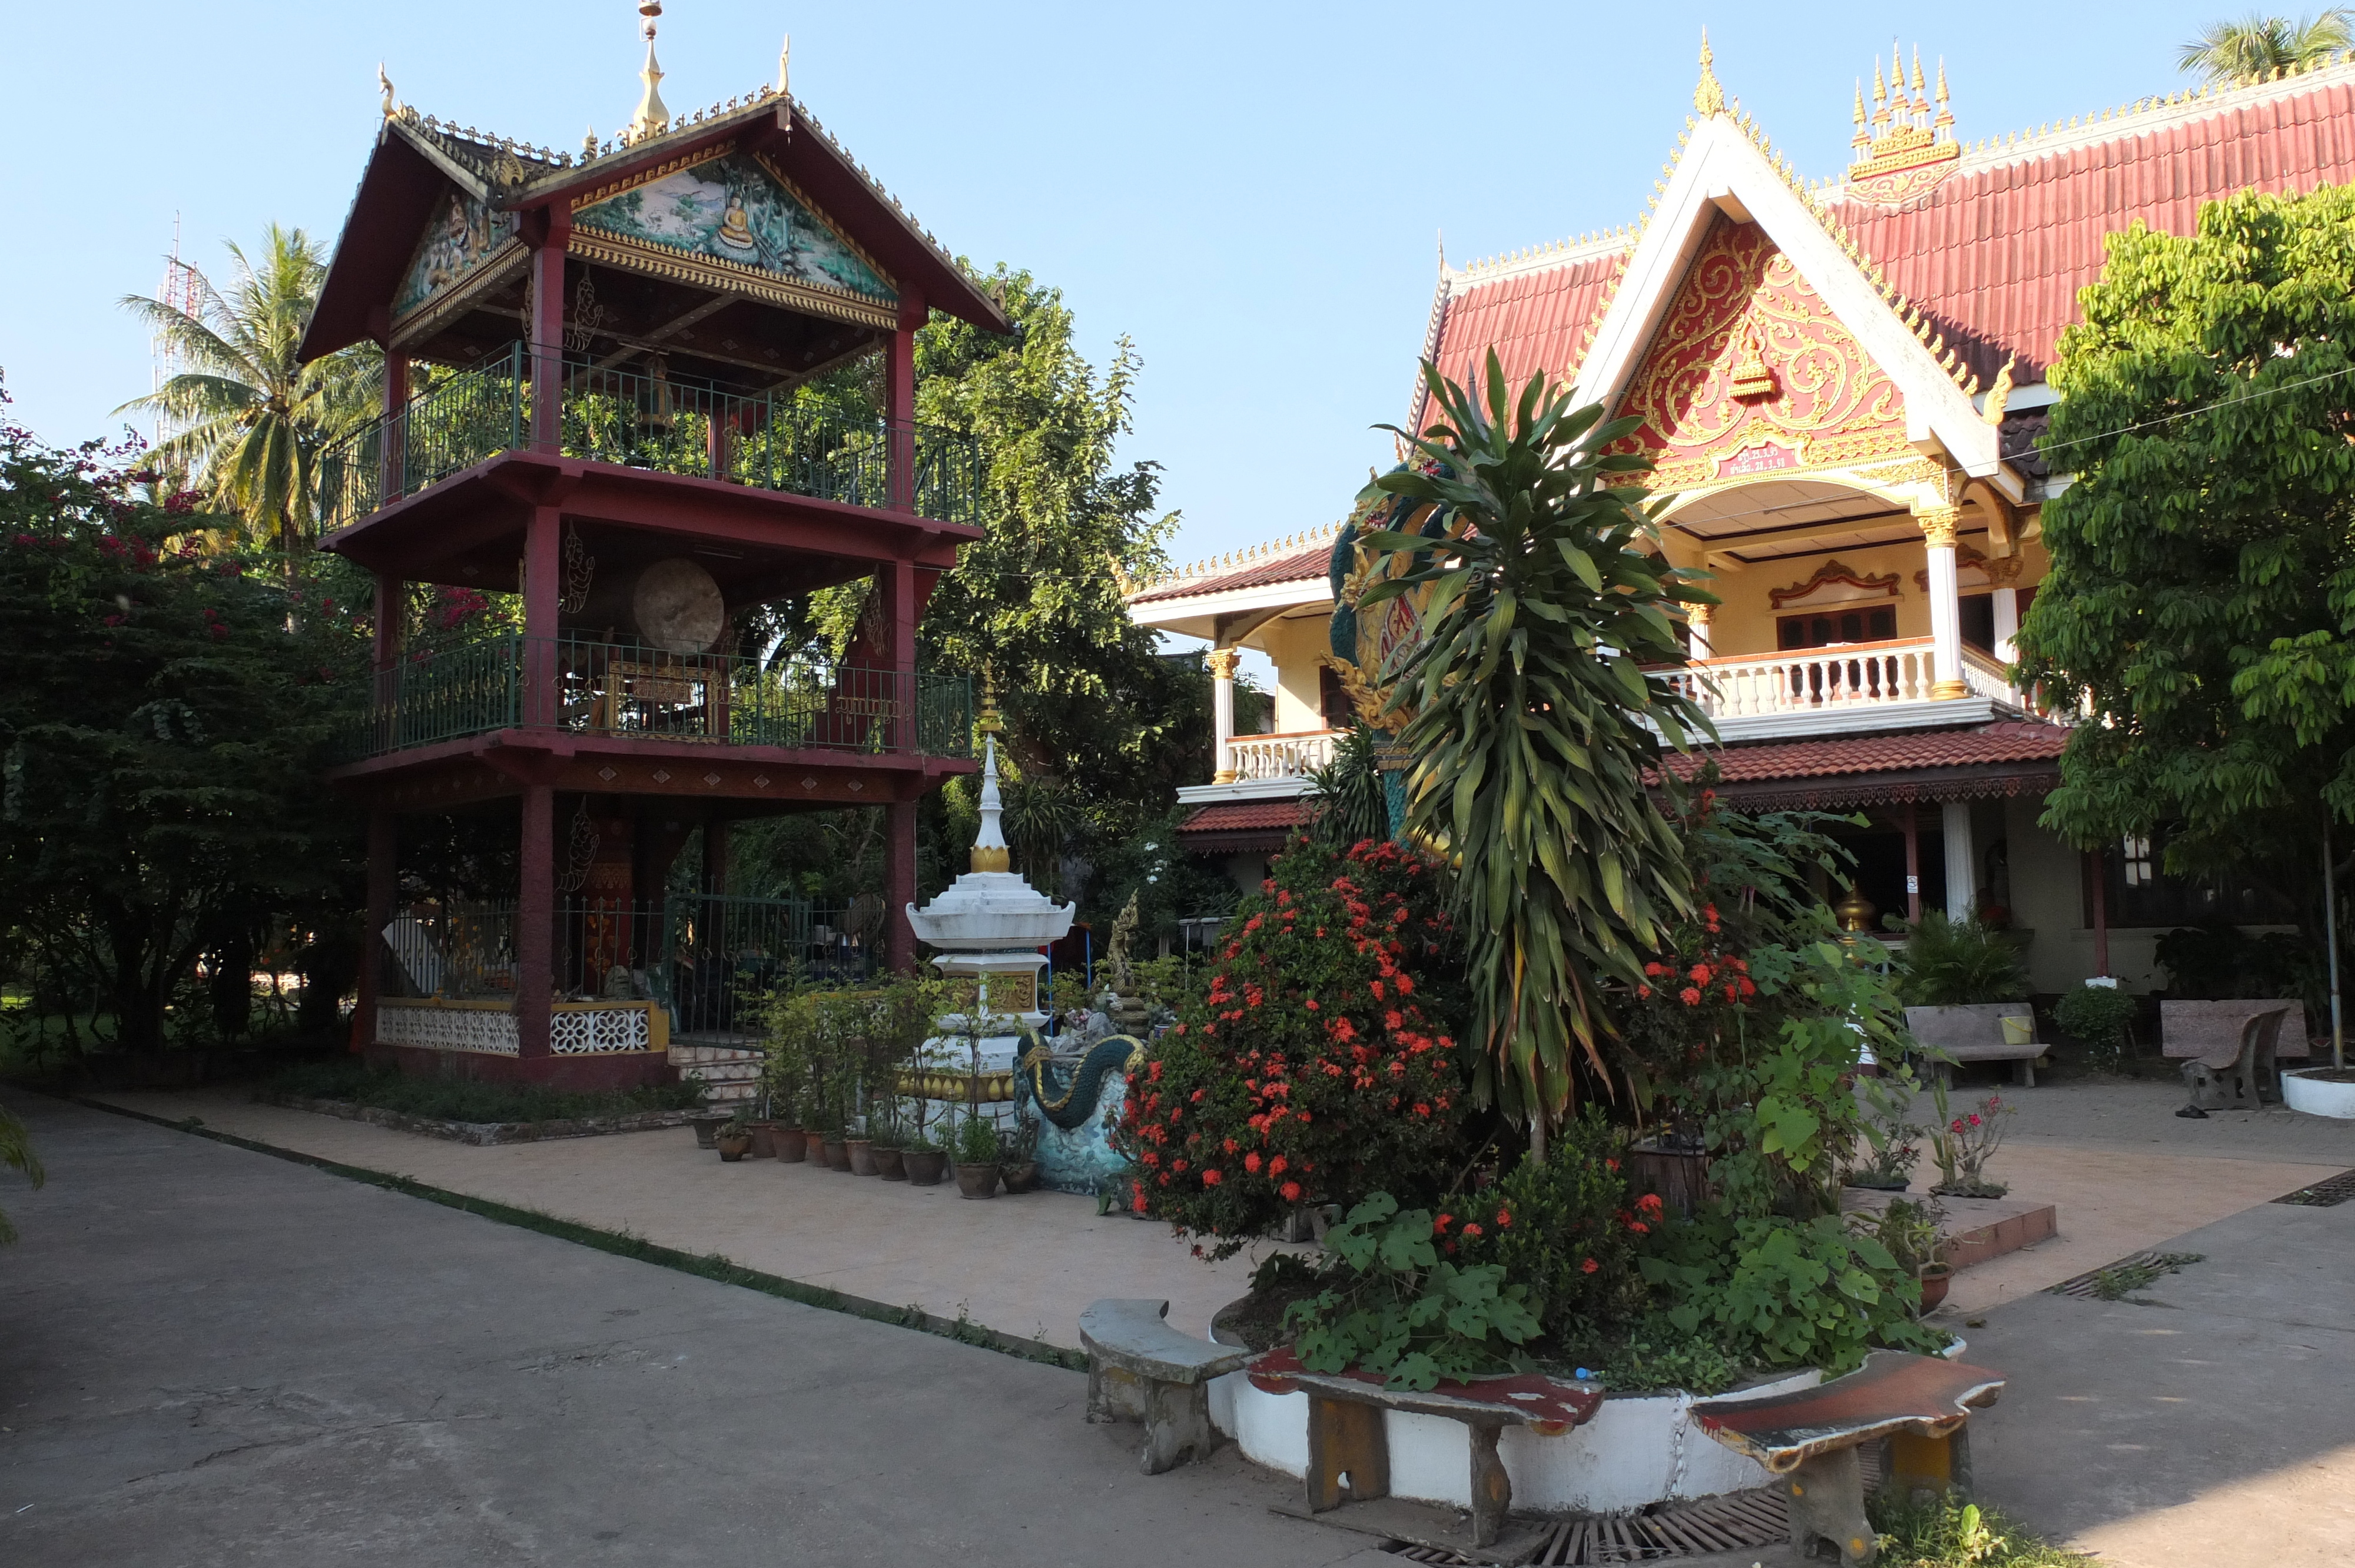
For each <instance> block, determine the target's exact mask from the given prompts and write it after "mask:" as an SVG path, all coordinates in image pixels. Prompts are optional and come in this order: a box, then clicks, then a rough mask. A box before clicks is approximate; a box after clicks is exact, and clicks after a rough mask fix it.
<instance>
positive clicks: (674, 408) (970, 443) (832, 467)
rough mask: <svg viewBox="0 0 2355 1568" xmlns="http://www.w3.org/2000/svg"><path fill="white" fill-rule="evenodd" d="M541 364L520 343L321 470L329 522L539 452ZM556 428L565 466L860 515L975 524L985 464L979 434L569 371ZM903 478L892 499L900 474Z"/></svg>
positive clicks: (622, 373) (346, 444)
mask: <svg viewBox="0 0 2355 1568" xmlns="http://www.w3.org/2000/svg"><path fill="white" fill-rule="evenodd" d="M530 371H531V362H530V358H529V355H527V353H526V352H525V349H524V345H523V344H513V345H511V346H510V347H508V348H507V349H506V350H505V351H503V352H501V353H500V354H498V355H495V356H494V357H492V358H490V359H486V360H485V361H483V362H481V363H480V364H477V365H476V366H474V367H473V368H471V369H469V370H466V371H464V372H461V373H460V374H458V375H456V376H451V377H449V378H448V379H446V380H444V381H442V383H441V384H440V385H439V386H437V387H432V388H431V389H429V390H427V391H424V392H421V393H419V394H418V395H417V396H416V397H412V398H411V399H410V401H409V403H408V405H407V406H406V407H405V408H400V410H398V411H397V412H394V413H391V414H388V415H386V416H385V417H383V418H379V419H377V420H375V421H374V422H372V423H371V424H369V425H368V426H367V427H366V428H364V429H360V430H357V431H355V432H354V433H353V434H352V435H350V436H348V437H346V438H345V439H344V440H342V441H339V442H338V443H336V445H335V446H333V447H331V448H329V449H328V450H327V451H326V452H325V453H324V454H322V456H321V458H320V460H319V494H320V513H321V518H322V521H323V523H324V524H325V526H326V527H329V528H339V527H342V526H344V525H345V524H349V523H356V522H357V521H358V520H359V519H360V518H362V517H365V516H367V515H368V514H369V513H370V512H373V511H375V510H376V509H377V508H378V507H379V506H384V505H388V504H389V503H392V502H394V501H398V500H400V499H401V498H402V497H404V496H409V495H414V494H416V493H418V492H419V491H421V490H423V489H425V488H426V487H427V486H428V485H431V484H432V483H434V482H437V481H439V480H442V479H446V478H448V477H449V476H450V475H452V474H453V473H457V472H459V471H462V470H464V469H466V468H470V467H472V466H473V465H474V464H475V463H478V462H482V461H485V460H486V459H489V458H492V457H495V456H496V455H497V454H499V453H500V452H503V451H511V450H518V449H522V448H526V447H528V446H530V445H531V409H532V385H531V382H532V378H531V374H530ZM563 376H564V387H563V390H564V398H563V405H562V408H561V411H560V413H559V418H558V429H559V437H558V444H559V450H561V451H562V453H563V454H564V455H565V456H567V457H577V458H586V459H589V460H591V461H597V462H610V463H618V464H620V465H622V466H623V467H626V468H640V469H650V470H653V471H656V472H660V473H678V474H692V475H695V476H698V477H700V478H705V479H719V480H725V481H728V482H730V483H734V484H741V485H745V486H748V487H750V488H752V489H756V490H773V491H777V492H780V493H785V494H790V495H807V496H812V497H815V498H816V499H818V500H823V501H838V502H842V503H846V504H848V505H852V506H868V507H876V508H883V509H907V510H912V511H914V512H915V513H917V514H919V515H921V516H924V517H929V518H932V519H933V520H934V521H936V522H943V523H972V522H975V521H977V520H978V518H979V516H980V510H981V483H982V463H981V452H980V447H979V445H978V443H976V442H975V440H974V439H973V438H972V437H970V436H965V435H960V434H958V433H957V432H955V431H954V430H946V429H940V428H939V427H937V426H932V425H925V424H918V423H911V422H907V421H902V420H891V419H855V418H847V417H845V416H843V415H841V414H839V413H837V412H836V411H834V410H830V409H826V408H815V407H805V406H804V405H802V404H800V403H798V402H797V401H795V400H794V397H792V396H791V395H790V394H787V395H783V396H778V395H774V394H771V393H766V392H743V391H734V390H730V389H728V388H725V387H712V386H707V385H704V384H701V383H697V382H690V381H682V380H677V379H673V378H671V377H669V376H652V375H647V374H645V373H644V372H642V371H634V370H619V369H609V368H603V367H600V366H594V365H591V364H588V363H586V362H584V361H579V360H567V361H565V362H564V366H563ZM895 470H896V471H899V472H900V473H901V474H903V475H904V476H905V478H904V480H903V481H902V483H903V485H904V489H905V494H904V495H903V496H901V497H900V499H898V500H895V499H894V496H893V486H892V474H893V472H894V471H895Z"/></svg>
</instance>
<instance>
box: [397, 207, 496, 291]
mask: <svg viewBox="0 0 2355 1568" xmlns="http://www.w3.org/2000/svg"><path fill="white" fill-rule="evenodd" d="M515 236H516V215H515V214H513V213H511V212H501V211H498V210H497V209H496V208H494V207H492V206H491V205H490V204H489V203H488V202H483V201H477V200H475V199H474V197H473V196H468V195H467V194H466V193H465V192H464V191H462V190H459V189H458V188H457V187H456V186H454V185H453V186H452V187H451V188H449V189H448V190H445V191H443V192H442V200H441V203H440V205H439V206H438V207H435V208H434V216H433V220H432V222H431V223H429V224H427V225H426V226H425V237H424V238H421V239H420V240H419V241H418V242H417V253H416V255H414V256H413V257H411V258H410V262H409V270H408V271H406V272H404V273H403V274H401V280H400V291H399V292H397V293H396V294H394V296H393V301H392V313H393V314H394V315H395V316H396V317H399V316H405V315H408V314H409V313H410V312H412V311H414V310H416V309H417V308H418V307H419V306H421V305H423V304H425V303H427V302H429V301H431V300H432V299H433V297H434V296H435V295H437V294H442V293H446V292H448V291H450V290H452V289H454V288H456V287H457V286H458V285H459V284H461V283H463V282H464V281H467V280H468V279H469V278H471V277H473V276H474V275H475V274H476V273H477V272H478V271H479V270H481V268H482V266H483V263H484V262H485V261H487V260H490V259H491V258H492V257H494V256H496V255H497V254H498V253H499V251H500V249H502V248H503V247H504V246H506V243H507V242H508V241H509V240H511V239H513V238H515Z"/></svg>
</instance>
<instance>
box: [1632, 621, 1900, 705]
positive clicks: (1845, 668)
mask: <svg viewBox="0 0 2355 1568" xmlns="http://www.w3.org/2000/svg"><path fill="white" fill-rule="evenodd" d="M1675 679H1676V681H1677V683H1678V685H1680V686H1682V687H1683V688H1684V691H1685V693H1686V694H1687V695H1688V696H1690V697H1691V698H1692V699H1693V700H1694V701H1695V702H1696V703H1698V704H1699V705H1700V709H1701V711H1702V712H1703V713H1706V714H1707V715H1709V716H1710V717H1711V718H1748V717H1752V716H1759V715H1771V714H1798V713H1816V712H1819V711H1821V710H1822V709H1825V708H1828V707H1857V706H1870V705H1876V704H1881V703H1916V702H1925V701H1927V700H1928V699H1929V696H1930V686H1931V683H1932V682H1933V681H1934V680H1935V679H1936V671H1935V669H1934V653H1933V648H1932V644H1931V641H1930V639H1928V638H1926V637H1918V638H1911V639H1907V640H1903V641H1891V642H1856V643H1849V644H1848V645H1846V646H1839V645H1835V646H1833V647H1829V648H1795V649H1791V650H1789V651H1787V652H1781V653H1739V654H1729V655H1726V656H1725V657H1722V658H1717V659H1709V660H1704V661H1702V662H1699V663H1696V664H1693V665H1690V666H1689V667H1688V668H1686V669H1685V670H1683V671H1681V672H1679V673H1678V674H1677V675H1676V677H1675Z"/></svg>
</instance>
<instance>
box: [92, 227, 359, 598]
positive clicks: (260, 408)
mask: <svg viewBox="0 0 2355 1568" xmlns="http://www.w3.org/2000/svg"><path fill="white" fill-rule="evenodd" d="M229 255H230V256H231V257H232V258H234V259H235V261H236V269H237V270H236V276H235V278H234V280H233V281H232V282H231V283H230V285H229V291H228V292H227V293H222V292H221V291H218V290H217V289H215V288H214V286H213V283H212V281H211V280H210V279H209V278H208V277H206V276H205V275H204V274H203V273H202V272H199V271H197V270H196V269H194V268H190V269H189V270H188V281H189V283H190V284H191V286H192V288H193V290H194V293H195V299H194V301H193V309H191V310H187V311H182V310H179V309H176V308H175V307H173V306H171V305H166V304H165V303H163V302H161V301H157V300H150V299H144V298H142V297H140V296H138V295H131V296H129V297H126V298H125V299H124V300H123V306H124V308H125V309H127V310H130V311H132V312H133V313H135V314H137V315H138V316H139V317H140V319H141V320H142V321H143V322H144V323H146V325H147V326H148V327H149V329H150V330H151V331H153V332H154V333H155V335H156V337H157V338H158V340H159V341H161V342H163V343H165V344H169V345H170V347H171V349H172V351H173V352H174V353H175V354H176V355H177V356H178V357H179V359H180V361H181V363H183V364H185V365H186V366H188V368H187V369H186V370H184V371H182V372H180V373H179V374H178V375H176V376H172V377H170V378H169V379H168V380H166V381H165V383H164V385H163V386H161V387H157V388H156V389H155V391H154V392H152V393H150V394H149V395H148V396H146V397H137V398H133V400H132V401H130V402H128V403H125V404H124V405H123V407H122V408H118V409H116V410H115V412H117V413H125V412H129V411H131V410H133V409H137V410H142V411H152V412H154V413H157V414H161V415H163V416H165V418H168V419H169V420H170V421H171V422H172V423H173V424H174V425H175V426H176V428H178V429H179V431H180V433H179V434H177V435H176V436H174V437H172V438H171V439H170V440H167V441H165V443H164V444H163V445H162V446H161V447H159V448H157V449H156V450H155V461H156V462H157V463H158V465H159V466H161V467H163V468H164V469H165V470H167V471H170V472H172V473H175V474H177V475H181V476H186V477H188V478H191V479H193V480H194V481H195V482H197V484H199V485H201V487H202V488H203V489H204V490H205V492H206V493H207V494H208V495H209V496H210V497H211V499H212V500H213V502H214V503H216V504H218V505H219V506H220V507H222V508H223V509H225V510H227V511H229V512H233V513H235V514H238V515H239V516H240V518H242V520H243V524H244V526H243V528H242V529H241V530H240V532H241V533H242V534H243V535H244V536H245V538H246V539H247V540H248V541H249V542H250V543H251V544H253V545H255V546H262V547H272V546H275V547H278V548H282V549H285V550H287V551H288V552H289V553H290V559H291V558H292V555H293V552H294V551H296V550H297V549H298V548H299V547H300V546H303V545H306V544H308V543H309V541H310V539H311V537H312V535H313V534H314V531H315V530H316V527H317V525H318V518H319V494H318V484H319V479H318V457H319V453H320V452H321V451H322V450H324V449H325V448H326V447H327V446H329V445H331V444H332V443H333V442H335V441H336V440H337V439H339V438H340V437H342V436H344V435H345V434H346V433H348V432H349V431H352V430H355V429H358V428H359V427H360V426H362V425H364V424H366V423H367V422H368V420H370V419H372V418H375V417H376V416H377V414H378V403H379V396H378V387H379V386H380V385H381V382H382V377H383V361H382V356H381V355H379V354H378V351H377V350H376V349H375V347H374V346H373V345H368V346H363V347H356V348H348V349H345V350H343V351H342V352H340V353H337V354H331V355H325V356H324V357H322V358H319V359H314V360H313V361H312V362H311V363H310V364H308V365H304V364H301V363H299V362H298V359H297V354H298V351H299V350H300V348H301V346H302V343H303V333H304V329H305V328H307V327H308V326H309V325H310V324H311V313H312V312H313V311H314V309H315V308H316V307H317V305H318V302H319V289H320V287H321V285H322V284H324V283H325V281H326V277H327V253H326V252H325V250H324V249H322V248H321V247H320V246H319V245H318V244H317V243H316V242H315V241H314V240H313V239H312V238H311V237H310V236H309V235H307V234H305V233H304V231H303V230H301V229H299V228H295V229H284V228H279V227H278V226H277V225H276V224H274V223H273V224H272V225H271V226H270V229H269V232H268V234H267V235H266V236H264V238H263V241H262V248H261V253H260V255H259V257H258V258H254V259H249V258H248V257H247V255H246V253H245V252H244V251H243V250H242V249H239V248H238V247H237V246H236V245H234V244H232V245H230V246H229Z"/></svg>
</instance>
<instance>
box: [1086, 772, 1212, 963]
mask: <svg viewBox="0 0 2355 1568" xmlns="http://www.w3.org/2000/svg"><path fill="white" fill-rule="evenodd" d="M1189 812H1190V808H1186V807H1180V808H1178V809H1177V810H1171V811H1163V812H1157V813H1156V814H1154V815H1152V816H1148V817H1146V818H1144V819H1143V820H1142V821H1140V822H1139V824H1138V825H1137V827H1136V828H1135V831H1133V832H1129V833H1126V834H1124V835H1123V836H1122V837H1120V838H1118V839H1114V840H1110V841H1109V842H1103V843H1102V844H1101V847H1099V848H1098V849H1097V850H1096V851H1095V853H1094V857H1093V858H1094V874H1092V876H1090V877H1089V879H1088V886H1087V894H1086V897H1085V898H1084V899H1083V901H1082V903H1083V907H1084V912H1085V914H1086V916H1088V918H1090V919H1091V920H1092V921H1093V922H1094V924H1095V930H1096V960H1097V962H1098V963H1099V964H1101V963H1102V962H1103V957H1104V944H1105V942H1106V941H1107V940H1108V933H1109V932H1110V931H1111V928H1112V923H1113V921H1114V919H1116V918H1117V917H1118V916H1119V913H1120V911H1121V910H1122V909H1123V908H1124V906H1126V905H1127V903H1128V901H1129V900H1130V899H1131V898H1134V899H1135V900H1136V933H1135V936H1134V937H1133V938H1131V940H1130V945H1129V951H1130V953H1131V955H1132V958H1131V962H1132V963H1133V964H1140V965H1141V964H1143V963H1146V962H1150V961H1152V960H1150V959H1146V958H1145V957H1144V956H1143V955H1145V954H1146V953H1150V952H1153V951H1154V950H1155V949H1156V948H1157V947H1158V945H1159V944H1160V942H1161V941H1162V940H1164V939H1165V938H1166V939H1167V941H1168V942H1169V943H1170V945H1171V947H1172V948H1176V947H1178V946H1180V945H1182V944H1181V942H1180V933H1179V931H1178V928H1177V922H1178V921H1180V920H1191V919H1196V918H1199V917H1200V916H1206V915H1225V914H1229V913H1231V912H1232V910H1233V909H1234V907H1235V902H1236V900H1237V899H1238V898H1240V897H1241V894H1239V893H1237V892H1236V891H1235V885H1234V881H1233V879H1232V878H1231V877H1229V876H1227V875H1226V874H1225V873H1223V872H1221V871H1220V870H1218V869H1217V868H1216V866H1215V865H1213V864H1212V863H1210V862H1209V861H1206V860H1204V859H1202V858H1200V857H1199V856H1197V855H1190V854H1188V853H1186V852H1185V849H1184V847H1183V846H1182V845H1181V844H1179V843H1178V842H1177V824H1178V823H1179V822H1180V821H1183V820H1184V819H1185V818H1186V816H1187V815H1188V814H1189Z"/></svg>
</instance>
